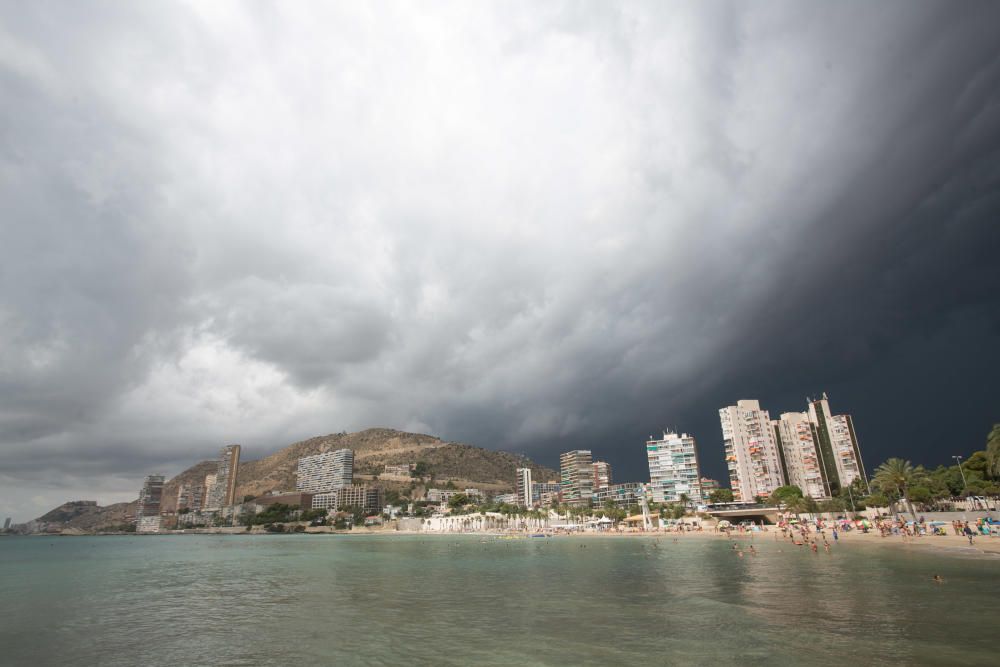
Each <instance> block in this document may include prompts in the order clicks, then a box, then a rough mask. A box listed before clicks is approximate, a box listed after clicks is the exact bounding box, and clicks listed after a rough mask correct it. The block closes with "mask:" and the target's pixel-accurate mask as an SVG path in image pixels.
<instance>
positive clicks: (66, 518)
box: [35, 428, 558, 532]
mask: <svg viewBox="0 0 1000 667" xmlns="http://www.w3.org/2000/svg"><path fill="white" fill-rule="evenodd" d="M334 449H353V450H354V472H355V477H356V478H357V481H358V482H360V483H366V484H374V485H378V486H382V487H384V488H395V489H401V488H403V487H406V486H408V485H409V484H410V483H411V482H410V481H409V480H405V479H402V480H401V479H398V478H383V479H378V475H379V474H380V473H382V471H383V469H384V466H385V465H386V464H405V463H423V466H422V467H423V468H424V470H425V471H426V475H425V477H427V478H433V483H431V484H429V485H430V486H436V485H444V484H447V483H448V482H451V483H453V484H454V485H455V486H457V487H459V488H466V487H468V486H475V487H477V488H480V489H483V490H484V491H489V492H494V493H496V492H504V491H512V490H513V489H514V478H515V474H516V469H517V468H531V471H532V477H533V478H534V479H535V480H537V481H549V480H555V479H558V473H556V472H555V471H554V470H551V469H550V468H546V467H544V466H540V465H538V464H536V463H534V462H533V461H531V460H530V459H528V458H526V457H523V456H520V455H517V454H511V453H510V452H498V451H493V450H490V449H482V448H481V447H472V446H471V445H465V444H462V443H458V442H445V441H443V440H441V439H440V438H436V437H434V436H430V435H422V434H419V433H405V432H403V431H396V430H393V429H387V428H371V429H368V430H366V431H359V432H358V433H334V434H330V435H324V436H319V437H316V438H310V439H308V440H303V441H301V442H296V443H293V444H291V445H288V446H287V447H285V448H283V449H280V450H278V451H277V452H275V453H274V454H271V455H270V456H266V457H264V458H262V459H258V460H255V461H254V460H251V461H242V462H241V463H240V471H239V475H238V476H237V479H236V497H237V498H240V499H242V498H243V497H244V496H248V495H250V496H259V495H262V494H264V493H267V492H268V491H293V490H295V472H296V470H297V468H298V463H299V459H300V458H302V457H303V456H311V455H313V454H320V453H322V452H328V451H331V450H334ZM243 453H244V455H245V454H246V451H244V452H243ZM215 470H216V463H215V461H213V460H209V461H201V462H199V463H196V464H195V465H193V466H191V467H190V468H188V469H187V470H185V471H184V472H182V473H180V474H179V475H177V476H175V477H173V478H172V479H170V480H168V481H167V482H166V483H165V484H164V486H163V500H162V504H161V508H162V510H163V511H166V512H169V511H174V510H175V509H176V508H177V494H178V491H179V489H180V487H181V485H182V484H200V483H202V482H203V481H204V480H205V475H208V474H210V473H214V472H215ZM415 481H417V482H418V483H419V480H415ZM428 481H429V480H428ZM420 486H421V488H422V487H423V485H422V484H421V485H420ZM417 493H419V490H418V491H417ZM133 516H135V502H132V503H117V504H114V505H108V506H107V507H98V505H97V503H96V502H94V501H92V500H90V501H87V500H78V501H73V502H69V503H65V504H63V505H60V506H59V507H57V508H55V509H54V510H52V511H50V512H48V513H47V514H45V515H44V516H41V517H39V518H38V519H36V520H35V522H36V525H37V526H38V529H39V530H40V531H46V530H47V531H49V532H59V531H60V530H82V531H88V532H93V531H100V530H110V529H114V528H116V527H118V526H120V525H121V524H123V523H125V522H126V521H127V520H128V517H133Z"/></svg>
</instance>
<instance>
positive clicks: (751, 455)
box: [719, 400, 785, 503]
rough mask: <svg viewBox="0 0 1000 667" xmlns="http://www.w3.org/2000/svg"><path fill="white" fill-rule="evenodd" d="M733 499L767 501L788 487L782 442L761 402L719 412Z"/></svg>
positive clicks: (743, 402)
mask: <svg viewBox="0 0 1000 667" xmlns="http://www.w3.org/2000/svg"><path fill="white" fill-rule="evenodd" d="M719 421H720V422H721V423H722V439H723V443H724V446H725V450H726V466H727V467H728V468H729V485H730V487H731V488H732V490H733V500H734V501H736V502H743V503H750V502H753V501H754V498H756V497H762V498H766V497H768V496H770V495H771V493H772V492H773V491H774V490H775V489H777V488H778V487H779V486H782V485H783V484H784V478H785V474H784V470H783V469H782V466H781V454H780V452H779V449H778V442H777V440H776V438H775V436H774V430H773V428H772V427H771V418H770V416H769V415H768V413H767V410H761V408H760V403H759V402H758V401H748V400H744V401H737V402H736V405H730V406H728V407H725V408H722V409H721V410H719Z"/></svg>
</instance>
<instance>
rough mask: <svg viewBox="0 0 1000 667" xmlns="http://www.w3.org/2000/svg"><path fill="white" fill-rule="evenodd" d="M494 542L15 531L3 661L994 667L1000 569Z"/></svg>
mask: <svg viewBox="0 0 1000 667" xmlns="http://www.w3.org/2000/svg"><path fill="white" fill-rule="evenodd" d="M482 540H483V538H479V537H473V536H460V537H447V536H428V537H417V536H413V537H406V536H328V535H316V536H306V535H296V536H252V537H251V536H157V537H134V536H133V537H78V538H69V537H61V538H60V537H25V538H3V539H0V664H3V665H32V666H39V665H71V664H72V665H399V664H409V665H624V664H642V665H689V664H690V665H725V664H731V663H739V664H750V665H754V664H761V665H770V666H773V665H799V664H814V665H816V664H819V665H826V664H830V665H832V664H844V663H845V662H846V661H851V662H853V663H854V664H857V665H861V664H906V665H916V664H938V665H987V664H997V663H998V661H1000V632H998V628H1000V559H995V560H984V559H974V558H963V557H959V556H952V555H947V556H942V555H939V554H933V553H927V552H925V551H920V550H916V549H914V550H907V549H892V548H880V547H879V546H874V545H844V544H840V545H838V546H837V547H835V549H834V551H833V553H832V554H830V555H827V554H824V553H822V551H821V552H820V553H819V554H812V553H810V552H808V551H805V550H803V549H801V548H795V547H790V546H789V545H788V544H787V543H779V542H775V541H773V540H772V539H771V537H770V536H768V537H764V538H758V539H757V540H756V541H755V544H756V546H757V549H758V551H759V554H760V555H759V556H757V557H756V558H754V557H751V556H750V555H749V554H747V555H746V556H745V557H744V558H738V557H737V556H736V554H735V553H734V552H733V551H732V549H731V547H730V544H729V543H728V542H727V541H726V540H724V539H718V540H716V539H697V538H695V539H691V538H681V539H679V540H678V541H677V542H674V541H673V540H672V539H671V538H668V537H665V538H662V539H660V540H655V539H650V538H642V539H587V538H551V539H542V538H534V539H523V540H493V539H489V538H486V541H485V542H483V541H482ZM779 549H780V550H781V551H779ZM934 574H940V575H941V576H943V577H944V578H945V583H944V584H936V583H934V582H933V581H932V580H931V578H932V576H933V575H934Z"/></svg>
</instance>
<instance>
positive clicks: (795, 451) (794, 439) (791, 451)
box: [771, 412, 830, 499]
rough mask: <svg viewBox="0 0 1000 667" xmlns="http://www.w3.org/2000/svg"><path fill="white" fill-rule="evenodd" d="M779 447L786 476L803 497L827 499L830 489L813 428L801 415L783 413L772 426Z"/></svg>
mask: <svg viewBox="0 0 1000 667" xmlns="http://www.w3.org/2000/svg"><path fill="white" fill-rule="evenodd" d="M771 424H772V426H773V427H774V431H775V436H776V437H777V439H778V445H779V447H781V453H782V454H783V455H784V459H783V461H784V466H785V476H786V481H787V483H788V484H793V485H795V486H797V487H799V488H800V489H802V493H803V494H804V495H806V496H810V497H812V498H816V499H821V498H829V497H830V485H829V483H828V481H827V479H826V471H825V470H824V467H823V454H822V452H821V451H820V445H819V437H818V436H817V434H816V427H815V426H813V424H812V423H811V422H810V421H809V415H807V414H806V413H804V412H784V413H782V414H781V419H776V420H774V421H773V422H771Z"/></svg>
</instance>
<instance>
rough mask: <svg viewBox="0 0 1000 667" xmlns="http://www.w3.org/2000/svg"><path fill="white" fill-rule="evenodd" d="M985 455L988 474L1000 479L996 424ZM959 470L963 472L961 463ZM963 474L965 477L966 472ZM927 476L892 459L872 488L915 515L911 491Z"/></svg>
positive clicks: (999, 441) (877, 473)
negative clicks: (895, 500) (892, 498)
mask: <svg viewBox="0 0 1000 667" xmlns="http://www.w3.org/2000/svg"><path fill="white" fill-rule="evenodd" d="M985 454H986V470H985V472H986V474H987V475H988V476H989V477H991V478H993V479H1000V424H994V425H993V429H992V430H991V431H990V434H989V435H988V436H987V439H986V451H985ZM959 469H960V471H961V463H959ZM962 474H963V475H964V471H962ZM926 476H927V473H926V471H924V470H923V468H917V467H914V466H913V464H912V463H911V462H909V461H907V460H904V459H901V458H891V459H889V460H887V461H886V462H885V463H883V464H882V465H880V466H879V467H878V468H876V469H875V475H874V476H873V477H872V486H873V487H875V488H877V489H879V490H880V491H882V492H883V493H885V494H886V495H888V496H889V497H893V496H895V497H898V498H900V499H902V501H903V503H904V504H905V505H906V509H907V511H908V512H909V513H910V514H914V512H913V503H912V502H911V500H910V491H911V489H913V488H914V486H916V485H917V484H919V483H921V482H924V481H925V478H926ZM894 492H895V493H894Z"/></svg>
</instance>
